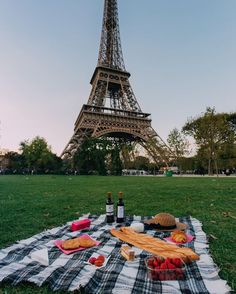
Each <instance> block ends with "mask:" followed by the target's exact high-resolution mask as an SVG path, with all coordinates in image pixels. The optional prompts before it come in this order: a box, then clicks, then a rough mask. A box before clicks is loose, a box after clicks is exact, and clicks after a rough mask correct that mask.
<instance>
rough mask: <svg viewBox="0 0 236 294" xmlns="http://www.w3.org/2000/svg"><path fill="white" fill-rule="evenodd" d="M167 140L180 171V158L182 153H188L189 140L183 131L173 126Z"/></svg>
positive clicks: (182, 155)
mask: <svg viewBox="0 0 236 294" xmlns="http://www.w3.org/2000/svg"><path fill="white" fill-rule="evenodd" d="M167 142H168V144H169V147H170V149H171V151H172V153H173V154H174V156H175V161H176V164H177V166H178V167H179V169H180V171H181V170H182V159H183V157H184V155H187V154H189V151H188V148H189V142H188V140H187V139H186V137H185V135H184V134H183V132H181V131H179V130H178V129H177V128H174V129H173V130H172V131H171V132H170V133H169V135H168V138H167Z"/></svg>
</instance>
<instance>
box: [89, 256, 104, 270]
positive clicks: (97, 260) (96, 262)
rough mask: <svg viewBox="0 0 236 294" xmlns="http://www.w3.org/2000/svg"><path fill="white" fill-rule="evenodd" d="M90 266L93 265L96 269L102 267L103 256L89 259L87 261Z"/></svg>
mask: <svg viewBox="0 0 236 294" xmlns="http://www.w3.org/2000/svg"><path fill="white" fill-rule="evenodd" d="M88 261H89V262H90V263H91V264H94V265H96V266H98V267H100V266H102V265H103V263H104V261H105V257H104V256H103V255H99V256H98V257H90V258H89V260H88Z"/></svg>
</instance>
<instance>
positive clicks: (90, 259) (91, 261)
mask: <svg viewBox="0 0 236 294" xmlns="http://www.w3.org/2000/svg"><path fill="white" fill-rule="evenodd" d="M96 260H97V259H96V257H90V258H89V262H90V263H91V264H94V263H95V261H96Z"/></svg>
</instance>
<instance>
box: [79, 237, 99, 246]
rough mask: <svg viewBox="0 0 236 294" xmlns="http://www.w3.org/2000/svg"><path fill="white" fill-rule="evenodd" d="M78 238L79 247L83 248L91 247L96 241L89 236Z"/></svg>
mask: <svg viewBox="0 0 236 294" xmlns="http://www.w3.org/2000/svg"><path fill="white" fill-rule="evenodd" d="M78 240H79V244H80V246H81V247H84V248H89V247H93V246H95V245H96V242H95V241H94V240H92V239H90V238H87V237H83V236H81V237H79V238H78Z"/></svg>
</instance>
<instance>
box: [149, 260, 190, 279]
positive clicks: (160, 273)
mask: <svg viewBox="0 0 236 294" xmlns="http://www.w3.org/2000/svg"><path fill="white" fill-rule="evenodd" d="M145 264H146V267H147V270H148V277H149V278H150V279H151V280H154V281H167V280H184V279H185V264H184V262H183V261H182V260H181V259H180V258H166V259H164V258H162V257H159V256H151V257H148V258H147V259H146V260H145Z"/></svg>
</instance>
